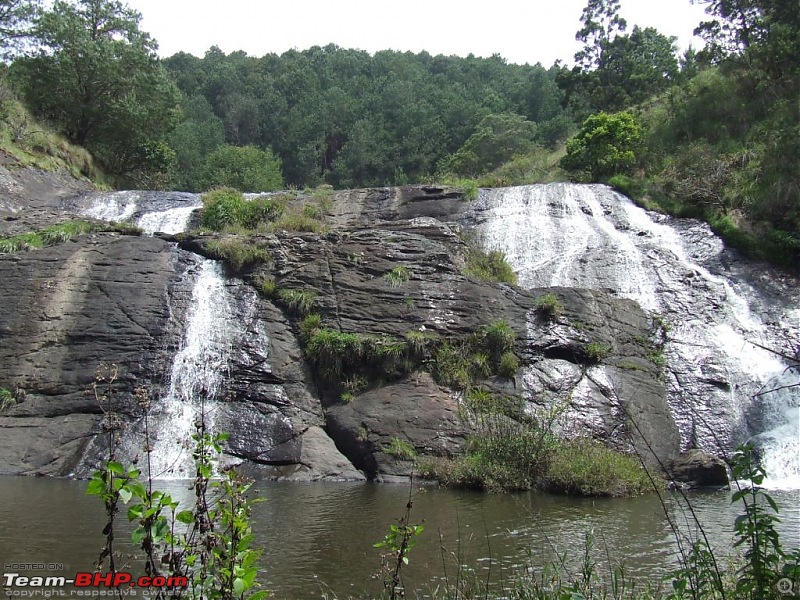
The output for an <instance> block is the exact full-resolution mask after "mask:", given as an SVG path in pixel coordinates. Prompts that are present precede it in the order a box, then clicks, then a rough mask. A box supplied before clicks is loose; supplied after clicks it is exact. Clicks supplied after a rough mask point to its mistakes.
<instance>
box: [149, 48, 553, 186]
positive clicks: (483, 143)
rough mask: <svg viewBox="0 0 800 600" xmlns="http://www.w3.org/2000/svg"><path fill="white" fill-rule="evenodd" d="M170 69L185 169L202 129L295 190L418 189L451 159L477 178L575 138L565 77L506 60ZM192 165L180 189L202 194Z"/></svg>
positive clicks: (188, 61)
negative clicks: (258, 156)
mask: <svg viewBox="0 0 800 600" xmlns="http://www.w3.org/2000/svg"><path fill="white" fill-rule="evenodd" d="M164 64H165V66H166V68H167V70H168V71H169V73H170V74H171V75H172V76H173V78H174V80H175V82H176V83H177V85H178V87H179V88H180V90H181V92H182V93H183V95H184V97H185V98H186V100H185V102H184V121H183V122H182V124H181V125H179V129H180V131H181V137H180V139H179V138H178V136H173V138H172V140H173V142H174V145H173V149H174V150H175V151H176V153H177V155H178V157H179V160H180V157H184V156H186V157H190V156H195V155H196V153H197V151H198V150H197V146H196V144H194V142H193V140H199V139H200V137H201V136H200V134H199V132H198V130H199V129H201V128H202V130H203V131H212V132H213V133H214V137H213V140H214V143H216V144H222V143H228V144H232V145H238V146H244V145H254V146H256V147H259V148H262V149H267V148H270V149H271V150H272V151H273V152H275V154H276V155H277V156H279V157H280V159H281V161H282V164H283V175H284V177H285V180H286V183H288V184H291V185H297V186H300V185H316V184H318V183H321V182H323V181H326V182H329V183H332V184H333V185H335V186H337V187H359V186H370V185H385V184H404V183H407V182H415V181H419V180H421V179H423V178H425V177H429V176H430V175H432V174H433V173H435V172H436V171H437V169H438V167H439V165H440V163H442V162H443V161H444V162H448V161H450V160H451V155H456V156H455V157H453V159H452V160H453V161H454V164H455V165H457V168H458V170H459V171H463V172H465V173H470V174H474V172H475V171H477V170H486V169H488V168H493V167H495V166H497V165H498V164H500V163H501V162H502V161H504V160H508V159H510V158H511V157H512V156H513V155H514V153H515V152H517V151H523V150H525V149H526V148H528V147H529V146H530V145H531V144H533V143H543V144H552V143H554V142H555V140H556V139H557V138H558V137H563V135H564V134H565V133H566V130H567V128H568V127H569V120H568V119H565V117H564V109H563V108H562V106H561V104H560V101H561V96H562V95H561V92H560V91H559V89H558V88H557V87H556V85H555V74H556V73H557V71H558V70H557V69H550V70H548V69H545V68H544V67H542V66H540V65H535V66H529V65H522V66H520V65H509V64H507V63H506V62H505V61H504V60H503V59H502V58H500V57H499V56H493V57H491V58H475V57H468V58H459V57H455V56H450V57H446V56H431V55H430V54H428V53H427V52H421V53H419V54H413V53H410V52H405V53H403V52H395V51H382V52H377V53H375V55H374V56H371V55H370V54H368V53H366V52H363V51H359V50H349V49H344V48H339V47H337V46H334V45H329V46H325V47H324V48H321V47H318V46H316V47H313V48H310V49H308V50H304V51H302V52H298V51H296V50H291V51H289V52H286V53H284V54H282V55H280V56H277V55H275V54H269V55H266V56H263V57H261V58H256V57H251V56H248V55H247V54H245V53H243V52H233V53H231V54H227V55H226V54H225V53H223V52H222V51H221V50H220V49H219V48H216V47H214V48H211V49H210V50H209V51H208V52H207V53H206V54H205V56H204V57H203V58H197V57H194V56H191V55H189V54H185V53H179V54H176V55H174V56H172V57H170V58H168V59H166V60H165V61H164ZM534 124H538V128H537V127H535V126H534ZM220 129H221V130H222V132H223V137H222V138H220V137H219V135H218V134H217V133H216V132H218V131H219V130H220ZM518 132H524V133H523V135H522V136H518V135H517V133H518ZM471 136H472V137H471ZM518 137H521V138H522V139H517V138H518ZM468 141H469V143H468V144H467V142H468ZM508 141H512V142H513V144H514V145H515V146H516V147H515V146H510V147H508V146H506V143H507V142H508ZM184 144H186V145H184ZM462 146H463V148H462ZM205 150H206V151H210V150H211V149H210V148H206V149H205ZM473 157H474V158H473ZM184 165H185V166H186V167H188V168H189V169H188V171H186V170H184V171H183V172H182V173H181V175H180V176H181V178H182V179H181V181H180V183H181V184H182V186H183V187H186V188H187V189H198V188H200V187H202V181H201V179H200V178H199V177H198V176H197V175H196V173H199V171H200V170H201V169H200V168H199V167H198V168H197V170H193V169H195V167H193V165H199V161H195V162H193V163H190V162H189V160H188V159H187V160H186V162H185V163H184Z"/></svg>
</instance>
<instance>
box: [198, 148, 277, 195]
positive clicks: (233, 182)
mask: <svg viewBox="0 0 800 600" xmlns="http://www.w3.org/2000/svg"><path fill="white" fill-rule="evenodd" d="M200 180H201V187H203V188H205V189H208V188H211V187H214V186H229V187H233V188H236V189H239V190H242V191H245V192H270V191H273V190H279V189H281V188H282V187H283V175H282V174H281V161H280V158H278V157H276V156H275V155H274V154H273V153H272V152H271V151H270V150H261V149H260V148H256V147H255V146H244V147H238V146H229V145H224V146H220V147H219V148H217V149H216V150H214V151H213V152H212V153H211V154H209V155H208V157H207V158H206V161H205V164H204V165H203V168H202V175H201V177H200Z"/></svg>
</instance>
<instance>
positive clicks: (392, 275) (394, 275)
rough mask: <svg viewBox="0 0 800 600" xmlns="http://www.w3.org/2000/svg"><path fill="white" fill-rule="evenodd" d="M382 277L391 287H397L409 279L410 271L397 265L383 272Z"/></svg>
mask: <svg viewBox="0 0 800 600" xmlns="http://www.w3.org/2000/svg"><path fill="white" fill-rule="evenodd" d="M383 279H384V280H385V281H386V282H388V284H389V285H391V286H392V287H399V286H401V285H403V284H404V283H405V282H406V281H408V280H409V279H411V271H409V270H408V268H407V267H403V266H397V267H394V268H393V269H392V270H391V271H388V272H386V273H384V274H383Z"/></svg>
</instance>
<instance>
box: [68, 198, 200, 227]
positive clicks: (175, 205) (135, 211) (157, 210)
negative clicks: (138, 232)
mask: <svg viewBox="0 0 800 600" xmlns="http://www.w3.org/2000/svg"><path fill="white" fill-rule="evenodd" d="M69 202H70V204H77V206H75V208H77V210H78V212H80V213H81V214H84V215H86V216H89V217H93V218H95V219H102V220H105V221H117V222H127V223H135V224H136V225H138V226H139V227H141V228H142V230H143V231H144V232H145V233H146V234H149V235H152V234H154V233H156V232H163V233H172V234H174V233H181V232H183V231H186V228H187V226H188V223H189V219H190V218H191V216H192V213H193V212H194V211H195V210H197V209H198V208H199V207H200V206H202V200H201V197H200V195H199V194H191V193H186V192H146V191H123V192H97V193H93V194H86V195H85V196H82V197H80V198H77V199H74V198H73V199H70V200H69Z"/></svg>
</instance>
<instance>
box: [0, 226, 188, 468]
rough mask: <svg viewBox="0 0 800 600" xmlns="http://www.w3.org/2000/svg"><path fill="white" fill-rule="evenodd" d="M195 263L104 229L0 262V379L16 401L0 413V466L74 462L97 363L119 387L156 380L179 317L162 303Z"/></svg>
mask: <svg viewBox="0 0 800 600" xmlns="http://www.w3.org/2000/svg"><path fill="white" fill-rule="evenodd" d="M196 262H197V258H196V257H193V256H191V255H189V254H186V253H177V252H175V251H174V249H173V248H172V247H171V245H170V244H168V243H166V242H163V241H161V240H159V239H155V238H139V237H124V236H117V235H111V234H96V235H92V236H88V237H86V238H84V239H82V240H81V241H80V242H78V243H75V242H67V243H64V244H61V245H58V246H53V247H50V248H44V249H41V250H38V251H35V252H28V253H22V254H18V255H14V256H6V257H4V258H3V259H2V260H0V281H2V282H3V284H2V288H0V290H1V291H0V294H1V295H2V301H1V302H2V306H3V310H2V311H0V337H1V338H2V345H0V364H1V365H2V366H0V382H1V383H0V385H2V386H3V387H5V388H7V389H13V390H16V391H17V396H18V398H19V399H20V400H21V401H19V402H18V403H17V404H16V405H14V406H12V407H11V408H9V409H7V410H6V411H4V412H3V413H2V415H0V429H1V430H2V437H3V446H4V452H3V455H2V459H0V473H42V474H49V475H64V474H67V473H70V472H72V471H73V470H74V469H75V467H76V466H77V461H78V460H79V458H80V456H81V453H82V450H83V447H84V446H85V444H86V442H87V441H88V439H89V437H90V436H91V435H92V434H93V433H94V431H95V428H96V426H97V424H98V422H99V420H100V414H101V408H100V406H99V405H98V403H97V402H96V400H95V398H94V396H93V395H92V394H91V393H90V391H91V389H92V383H93V382H94V381H95V371H96V369H97V368H98V367H99V366H100V365H101V364H102V363H115V364H117V365H120V378H119V385H120V386H123V387H124V388H127V389H129V390H131V389H132V388H133V387H135V386H136V385H137V382H143V381H151V380H152V381H156V382H159V381H163V380H164V378H165V368H166V366H167V365H168V362H169V360H170V357H171V354H172V352H174V348H175V345H176V338H177V336H176V329H175V326H174V325H175V324H176V323H178V322H179V319H180V316H179V315H180V313H179V312H178V313H177V314H176V315H175V316H176V319H175V321H171V318H170V317H171V315H170V310H171V306H172V307H174V308H175V309H176V310H178V311H179V310H180V302H178V299H179V298H180V297H181V296H183V297H185V295H186V292H187V289H186V286H185V285H184V282H183V281H182V275H183V274H184V273H185V272H186V271H187V270H188V269H190V268H191V266H192V265H193V264H194V263H196ZM171 298H173V299H174V300H175V301H174V302H170V299H171ZM184 306H185V305H184ZM121 409H122V411H123V412H125V413H128V414H131V412H132V407H131V406H130V404H127V403H126V404H124V405H123V406H122V407H121Z"/></svg>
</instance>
